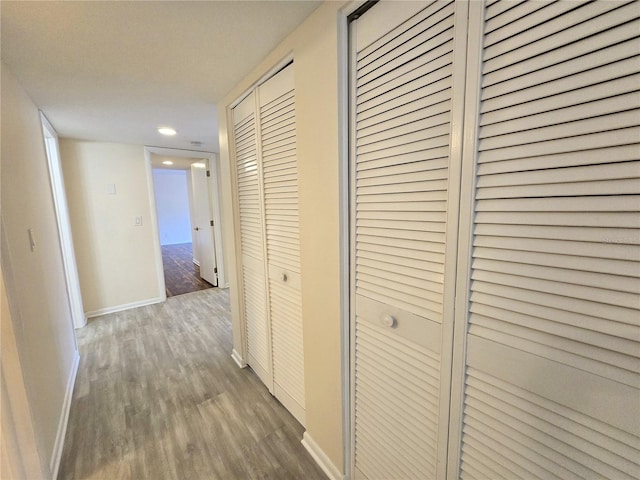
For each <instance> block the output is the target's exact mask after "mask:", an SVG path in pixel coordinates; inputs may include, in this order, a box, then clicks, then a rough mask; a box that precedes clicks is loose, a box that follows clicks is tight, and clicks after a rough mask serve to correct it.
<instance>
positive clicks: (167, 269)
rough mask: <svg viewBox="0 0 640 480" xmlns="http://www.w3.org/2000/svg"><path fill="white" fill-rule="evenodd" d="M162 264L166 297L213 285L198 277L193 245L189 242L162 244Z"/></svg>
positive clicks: (198, 271)
mask: <svg viewBox="0 0 640 480" xmlns="http://www.w3.org/2000/svg"><path fill="white" fill-rule="evenodd" d="M162 265H163V267H164V283H165V289H166V292H167V297H173V296H174V295H184V294H185V293H191V292H197V291H199V290H205V289H207V288H212V287H213V285H211V284H210V283H209V282H207V281H206V280H203V279H202V278H200V267H198V266H197V265H196V264H195V263H193V247H192V245H191V244H190V243H178V244H175V245H162Z"/></svg>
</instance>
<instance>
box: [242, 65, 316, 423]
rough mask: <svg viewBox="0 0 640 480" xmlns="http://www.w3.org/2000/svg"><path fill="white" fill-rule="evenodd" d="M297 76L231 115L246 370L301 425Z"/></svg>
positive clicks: (289, 72) (265, 88)
mask: <svg viewBox="0 0 640 480" xmlns="http://www.w3.org/2000/svg"><path fill="white" fill-rule="evenodd" d="M294 85H295V83H294V69H293V65H289V66H288V67H286V68H284V69H283V70H281V71H280V72H278V73H277V74H276V75H274V76H273V77H271V78H270V79H268V80H266V81H265V82H264V83H262V84H261V85H259V86H258V87H257V88H256V89H255V91H254V92H252V93H251V95H249V96H248V97H247V98H246V99H244V100H243V101H242V102H241V103H240V104H239V105H237V106H236V107H235V108H234V110H233V117H234V134H235V145H236V165H237V172H236V175H237V177H236V178H237V185H238V188H237V198H238V207H239V212H240V217H239V224H240V239H241V250H242V276H243V284H244V288H243V300H244V318H245V325H246V337H247V351H248V355H247V357H248V363H249V365H250V366H251V367H252V368H253V369H254V370H255V371H256V373H257V374H258V376H259V377H260V378H261V379H262V381H263V382H264V383H265V384H266V385H267V386H268V387H269V390H270V391H271V392H272V393H273V394H274V395H275V396H276V398H278V399H279V400H280V401H281V402H282V404H283V405H284V406H285V407H286V408H287V409H288V410H289V411H290V412H291V413H292V414H293V415H294V416H295V417H296V418H297V419H298V420H299V421H300V422H301V423H302V424H303V425H304V423H305V400H304V355H303V346H302V298H301V297H302V294H301V280H300V273H301V272H300V238H299V218H298V163H297V156H296V115H295V92H294Z"/></svg>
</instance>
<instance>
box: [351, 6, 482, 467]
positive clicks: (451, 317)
mask: <svg viewBox="0 0 640 480" xmlns="http://www.w3.org/2000/svg"><path fill="white" fill-rule="evenodd" d="M368 3H369V4H370V5H367V4H368ZM375 3H377V2H366V1H361V2H354V4H353V5H351V6H350V9H349V11H348V12H345V17H344V20H345V23H344V28H345V29H346V32H344V33H343V35H342V38H341V40H342V42H344V47H343V48H342V49H341V51H342V52H343V54H344V56H345V57H346V58H344V59H343V61H342V62H341V63H342V67H343V68H344V69H345V70H346V72H344V74H342V75H341V78H340V80H341V85H345V86H344V87H343V90H342V92H343V97H346V99H344V98H343V99H344V100H345V101H343V102H342V103H341V105H344V110H342V111H340V114H341V115H346V117H347V121H346V122H343V123H342V124H341V131H343V132H344V131H346V133H345V135H344V137H343V142H344V143H345V145H344V146H343V147H342V148H341V153H342V154H343V155H344V160H343V161H342V164H343V165H344V166H343V168H342V170H341V172H340V173H341V186H340V187H341V193H342V198H341V200H342V202H341V205H342V206H341V218H342V217H344V216H346V217H347V218H346V219H345V220H344V225H343V230H342V231H341V233H342V234H343V235H344V237H343V240H342V242H341V244H342V245H341V246H342V247H343V249H345V250H346V252H344V253H343V257H344V258H343V261H342V262H341V264H342V268H343V271H342V273H343V279H344V281H345V283H346V287H345V288H343V289H342V291H343V294H345V296H346V301H345V302H343V324H344V325H343V338H344V341H343V385H344V392H343V402H344V403H343V405H344V409H345V412H346V413H345V415H344V419H345V430H346V432H345V449H344V451H345V454H344V461H345V469H346V477H345V478H347V479H349V478H354V474H355V455H354V451H355V415H354V407H355V388H353V386H354V385H355V355H354V352H355V331H354V330H355V294H356V288H355V280H356V279H355V268H356V266H355V262H356V259H355V235H354V232H355V208H356V194H355V190H356V189H355V183H354V182H355V163H356V162H355V157H356V152H355V143H356V142H355V126H356V111H355V99H356V85H355V80H354V78H353V72H354V71H355V64H354V59H355V55H356V49H355V39H354V38H353V37H354V30H355V29H354V28H352V26H351V24H352V23H353V22H355V21H356V20H357V18H358V17H359V16H360V15H362V14H366V11H367V10H368V9H369V8H372V7H375ZM426 3H427V2H425V5H426ZM477 3H478V4H480V3H481V7H482V8H483V7H484V0H483V2H475V1H466V0H465V1H458V0H457V1H456V2H455V14H454V39H453V65H454V69H453V74H452V76H453V83H452V100H451V130H450V146H449V159H450V163H449V166H448V170H449V177H448V182H449V183H448V191H447V217H446V226H447V227H446V228H447V237H446V250H445V260H444V265H445V272H444V280H443V285H444V286H445V290H444V294H443V322H442V350H441V365H440V368H441V375H440V379H441V384H440V398H439V404H440V407H439V410H440V414H439V419H438V425H439V428H438V437H437V442H438V444H439V445H444V448H442V449H441V450H440V451H439V453H438V458H437V466H436V478H437V479H444V478H455V475H457V467H456V468H454V469H453V470H452V469H451V465H452V463H451V461H450V454H451V448H452V446H453V447H455V446H456V444H455V443H451V439H450V429H451V425H454V424H457V423H459V422H454V418H456V417H455V415H459V411H460V409H459V408H458V409H456V408H455V407H456V406H457V403H455V404H454V401H455V402H457V401H458V400H457V397H456V396H454V395H453V394H454V393H455V387H456V383H458V382H457V380H456V379H457V378H458V377H452V375H456V374H457V370H456V368H457V363H459V361H456V359H455V357H454V356H455V355H458V356H460V357H462V358H464V349H463V350H462V351H460V350H458V349H457V348H454V345H456V346H457V343H454V342H456V341H457V340H456V339H457V336H456V335H457V334H456V333H455V331H456V330H457V328H458V327H456V324H457V323H458V316H459V315H458V313H457V311H459V309H458V308H457V307H458V305H459V303H460V302H459V299H458V298H457V291H458V288H459V287H460V278H459V277H458V275H459V272H460V271H461V270H460V269H459V268H458V267H457V265H458V262H459V261H460V257H462V259H463V261H467V262H468V260H469V259H468V258H466V257H468V253H467V252H470V250H469V246H470V244H468V245H467V243H466V242H464V241H462V242H460V243H459V240H464V238H465V237H466V236H467V235H468V234H469V232H470V227H469V225H470V223H469V222H468V220H467V219H466V215H463V214H465V213H467V212H466V210H467V208H466V205H464V202H465V201H466V200H467V198H466V197H467V196H468V197H469V198H472V195H471V192H470V193H469V195H465V194H464V192H465V188H464V186H465V181H466V182H468V181H473V178H474V177H473V176H472V177H468V176H467V175H465V174H463V172H465V171H466V170H464V169H465V168H467V166H466V165H465V164H464V153H465V150H464V144H463V141H464V140H466V137H467V136H468V130H467V129H468V125H467V124H468V123H469V119H468V117H467V116H466V113H467V112H466V110H465V106H466V105H467V102H468V100H467V95H468V90H469V89H470V86H469V84H468V83H467V80H468V78H467V76H468V75H469V70H470V71H471V76H473V75H474V74H475V73H474V72H475V71H474V70H473V68H474V66H473V65H468V62H469V58H468V56H467V55H468V45H473V43H472V42H473V41H474V39H475V35H474V33H475V31H473V32H472V31H470V30H471V29H472V28H474V26H475V23H476V21H475V20H470V17H471V18H473V15H474V14H475V12H474V10H477V5H476V4H477ZM482 11H483V9H482ZM354 14H355V15H354ZM479 24H480V26H481V25H482V22H481V21H480V23H479ZM469 42H471V43H469ZM479 54H480V49H478V56H479ZM479 59H480V57H479ZM472 60H474V59H472ZM479 66H480V64H478V67H477V69H476V70H477V72H478V73H479V71H480V69H479ZM473 85H474V84H471V87H473ZM475 85H476V90H477V95H479V86H478V84H477V82H476V84H475ZM478 98H479V97H478ZM345 110H346V112H345ZM475 120H476V119H475V118H474V119H473V121H474V122H473V123H474V124H475V123H476V122H475ZM474 134H475V130H474V131H473V132H472V134H471V138H472V139H475V135H474ZM467 177H468V178H467ZM465 179H466V180H465ZM467 190H468V189H467ZM460 248H462V250H460ZM459 252H461V255H459ZM467 276H468V275H465V276H464V277H465V278H464V279H465V280H466V277H467ZM462 292H463V296H466V293H465V292H466V290H464V289H463V290H462ZM465 305H466V303H465ZM462 313H463V314H464V309H463V310H462ZM465 320H466V318H465ZM463 327H464V324H463ZM463 340H464V337H463ZM345 350H346V352H345ZM345 382H346V384H345ZM454 405H455V406H454ZM443 406H444V407H443ZM455 433H457V432H455ZM454 436H456V435H454ZM457 436H458V437H459V435H457ZM454 450H455V454H456V455H457V449H456V448H454ZM455 465H457V464H455Z"/></svg>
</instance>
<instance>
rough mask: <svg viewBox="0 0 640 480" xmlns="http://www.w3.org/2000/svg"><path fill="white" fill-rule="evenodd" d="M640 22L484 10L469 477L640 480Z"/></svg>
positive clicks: (613, 15) (466, 456)
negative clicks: (639, 38)
mask: <svg viewBox="0 0 640 480" xmlns="http://www.w3.org/2000/svg"><path fill="white" fill-rule="evenodd" d="M639 13H640V7H639V4H638V3H637V2H634V3H631V2H615V1H602V2H593V3H583V2H574V1H560V2H554V3H551V2H489V4H488V5H487V6H486V9H485V17H486V22H485V23H484V36H483V40H482V42H483V43H482V59H483V60H484V61H483V64H482V78H481V103H480V111H481V112H480V116H479V123H480V126H479V139H478V144H477V150H478V156H477V188H476V190H475V216H474V223H473V226H472V228H473V255H472V271H471V297H470V299H471V304H470V317H469V325H468V336H467V353H466V383H465V390H464V393H465V397H464V417H463V419H464V420H463V433H462V454H461V464H460V466H461V477H462V478H465V479H481V478H482V479H486V478H490V479H516V478H524V479H544V480H548V479H564V480H567V479H584V478H589V479H592V478H608V479H616V480H622V479H632V478H636V479H637V478H640V467H639V464H638V462H639V461H640V451H639V447H640V390H639V387H640V381H639V378H640V377H639V375H640V361H639V359H638V356H639V355H640V326H639V325H640V310H639V307H640V303H639V302H640V300H639V296H638V294H639V292H640V278H639V277H640V263H639V262H640V246H639V244H640V230H639V229H640V215H639V210H640V179H639V175H640V162H639V160H638V159H639V156H640V145H639V143H638V142H639V139H640V128H639V126H640V111H639V110H638V108H639V107H640V93H639V92H638V86H639V85H640V75H639V71H640V58H639V57H638V53H639V43H638V42H639V40H638V34H639V32H640V22H639V21H638V19H637V17H638V14H639Z"/></svg>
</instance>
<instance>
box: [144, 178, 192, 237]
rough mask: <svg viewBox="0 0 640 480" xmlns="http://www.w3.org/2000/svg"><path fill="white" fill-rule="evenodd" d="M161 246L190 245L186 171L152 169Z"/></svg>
mask: <svg viewBox="0 0 640 480" xmlns="http://www.w3.org/2000/svg"><path fill="white" fill-rule="evenodd" d="M153 187H154V191H155V194H156V211H157V212H158V230H159V232H160V244H161V245H174V244H176V243H191V220H190V216H191V215H190V210H189V192H188V188H187V171H186V170H168V169H161V168H154V169H153Z"/></svg>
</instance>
